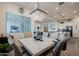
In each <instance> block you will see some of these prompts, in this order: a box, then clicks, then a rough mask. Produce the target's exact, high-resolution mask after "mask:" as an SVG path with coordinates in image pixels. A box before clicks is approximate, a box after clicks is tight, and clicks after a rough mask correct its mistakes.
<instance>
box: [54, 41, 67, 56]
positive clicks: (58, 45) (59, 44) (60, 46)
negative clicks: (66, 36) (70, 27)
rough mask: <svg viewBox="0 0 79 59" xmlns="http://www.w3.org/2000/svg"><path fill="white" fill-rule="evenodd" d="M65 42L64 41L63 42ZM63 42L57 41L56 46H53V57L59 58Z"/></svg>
mask: <svg viewBox="0 0 79 59" xmlns="http://www.w3.org/2000/svg"><path fill="white" fill-rule="evenodd" d="M64 42H65V41H64ZM64 42H63V41H59V42H58V43H57V45H56V46H55V48H54V49H53V56H60V53H61V51H62V49H63V47H64Z"/></svg>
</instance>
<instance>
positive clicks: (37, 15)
mask: <svg viewBox="0 0 79 59" xmlns="http://www.w3.org/2000/svg"><path fill="white" fill-rule="evenodd" d="M36 5H37V7H36V8H35V10H33V11H31V12H30V15H31V16H32V18H34V19H35V20H36V21H41V20H43V19H44V18H45V17H46V16H47V15H48V13H47V12H45V11H43V10H42V9H40V5H39V2H37V4H36Z"/></svg>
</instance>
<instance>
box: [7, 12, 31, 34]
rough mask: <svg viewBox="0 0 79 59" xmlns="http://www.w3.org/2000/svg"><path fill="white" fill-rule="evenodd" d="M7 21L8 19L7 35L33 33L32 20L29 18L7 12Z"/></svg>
mask: <svg viewBox="0 0 79 59" xmlns="http://www.w3.org/2000/svg"><path fill="white" fill-rule="evenodd" d="M6 19H7V33H14V32H30V31H31V20H30V18H29V17H26V16H21V15H16V14H12V13H9V12H7V13H6Z"/></svg>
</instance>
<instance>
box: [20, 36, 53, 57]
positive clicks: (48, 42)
mask: <svg viewBox="0 0 79 59" xmlns="http://www.w3.org/2000/svg"><path fill="white" fill-rule="evenodd" d="M52 40H53V39H52V38H48V37H42V40H36V39H34V38H33V37H30V38H23V39H20V40H19V41H20V43H21V44H22V46H23V47H24V48H25V49H26V50H27V51H28V52H29V53H30V54H31V55H32V56H39V55H40V54H42V53H44V52H45V51H47V50H48V49H50V48H51V47H53V44H54V42H53V41H52Z"/></svg>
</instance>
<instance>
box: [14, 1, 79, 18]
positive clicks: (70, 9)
mask: <svg viewBox="0 0 79 59" xmlns="http://www.w3.org/2000/svg"><path fill="white" fill-rule="evenodd" d="M12 3H13V2H12ZM58 3H59V2H39V8H40V9H41V10H43V11H45V12H47V13H48V16H49V17H51V18H55V19H68V18H74V17H77V16H79V2H64V4H62V5H61V6H59V7H58ZM13 4H16V5H19V6H21V7H25V8H27V9H29V10H30V11H32V10H34V9H35V8H36V4H37V2H14V3H13ZM58 11H59V12H60V13H61V15H62V16H60V15H59V14H58Z"/></svg>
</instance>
